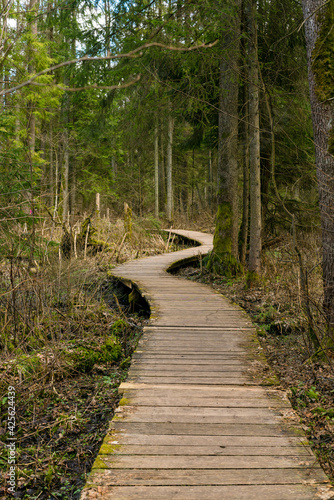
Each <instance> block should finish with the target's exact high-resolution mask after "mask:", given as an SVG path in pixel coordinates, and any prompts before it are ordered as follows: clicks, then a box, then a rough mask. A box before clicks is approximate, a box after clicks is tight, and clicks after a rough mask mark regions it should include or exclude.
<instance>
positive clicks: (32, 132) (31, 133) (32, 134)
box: [28, 0, 38, 153]
mask: <svg viewBox="0 0 334 500" xmlns="http://www.w3.org/2000/svg"><path fill="white" fill-rule="evenodd" d="M37 8H38V1H37V0H30V4H29V10H30V13H31V15H33V16H34V20H33V21H32V22H31V25H30V26H31V35H32V38H33V39H36V38H37ZM28 59H29V64H28V73H30V74H31V73H34V71H35V63H34V53H33V47H32V42H31V41H29V43H28ZM33 111H34V105H33V104H32V103H31V104H30V105H29V107H28V147H29V150H30V153H34V152H35V145H36V117H35V115H34V112H33Z"/></svg>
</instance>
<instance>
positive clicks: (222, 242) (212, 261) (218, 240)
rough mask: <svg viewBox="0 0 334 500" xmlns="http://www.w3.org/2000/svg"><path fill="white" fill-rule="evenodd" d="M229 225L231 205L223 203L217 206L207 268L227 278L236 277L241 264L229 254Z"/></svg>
mask: <svg viewBox="0 0 334 500" xmlns="http://www.w3.org/2000/svg"><path fill="white" fill-rule="evenodd" d="M231 224H232V218H231V205H230V203H227V202H223V203H221V204H220V205H219V206H218V211H217V215H216V228H215V234H214V238H213V251H212V252H211V254H210V256H209V261H208V264H207V267H208V269H209V270H211V271H213V272H214V273H215V274H221V275H224V276H227V277H231V276H236V275H237V274H239V273H240V272H241V264H240V263H239V262H238V261H237V259H236V258H235V257H234V256H233V255H232V253H231V252H232V239H231Z"/></svg>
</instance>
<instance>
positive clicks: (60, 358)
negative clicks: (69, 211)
mask: <svg viewBox="0 0 334 500" xmlns="http://www.w3.org/2000/svg"><path fill="white" fill-rule="evenodd" d="M85 220H87V218H81V219H80V220H78V221H77V223H76V225H74V226H73V227H72V235H73V234H75V231H77V234H78V233H79V231H80V228H82V224H83V223H84V221H85ZM87 225H88V224H87V223H86V226H87ZM90 227H91V228H92V227H93V228H94V230H95V231H94V239H95V240H96V241H98V242H99V243H98V247H97V246H96V245H95V244H94V241H90V240H89V239H88V238H87V245H86V248H82V249H81V250H82V251H81V252H79V249H78V248H77V249H76V250H77V251H76V252H74V248H73V245H72V249H71V243H70V246H69V247H68V248H70V250H71V251H70V254H69V255H68V254H66V253H65V254H64V252H63V251H62V249H61V245H60V243H61V240H62V236H63V235H64V232H63V230H62V228H61V226H56V227H52V225H50V227H49V228H48V227H46V226H45V224H44V225H43V226H41V227H37V228H35V230H36V235H37V236H38V237H36V238H35V240H34V246H33V247H31V246H30V247H29V248H28V249H27V247H26V246H25V245H28V243H27V242H28V239H29V237H28V235H27V234H26V233H25V232H21V230H20V228H17V230H14V229H13V230H12V232H11V233H6V234H2V240H1V241H2V247H1V252H0V254H1V261H0V361H1V363H0V403H1V408H0V410H1V412H0V417H1V428H0V468H1V470H2V471H3V474H2V476H1V477H2V482H1V485H0V496H1V495H2V497H6V498H8V497H9V496H10V494H11V491H10V490H8V487H10V479H11V475H10V472H11V469H10V466H11V464H10V463H9V462H10V460H9V459H10V458H11V456H15V464H14V465H15V474H16V479H15V483H16V487H15V494H14V496H15V498H25V499H28V498H29V499H36V500H37V498H38V499H39V500H42V499H59V498H62V499H72V498H73V499H77V498H79V496H80V491H81V488H82V487H83V485H84V482H85V480H86V477H87V473H88V471H89V470H90V468H91V465H92V463H93V461H94V458H95V456H96V455H97V452H98V449H99V446H100V443H101V441H102V439H103V436H104V435H105V433H106V430H107V427H108V424H109V421H110V419H111V418H112V415H113V411H114V409H115V408H116V407H117V403H118V394H117V387H118V385H119V383H120V382H121V381H122V380H124V378H125V377H126V373H127V369H128V367H129V363H130V358H131V354H132V352H133V350H134V349H135V346H136V344H137V342H138V339H139V337H140V335H141V332H142V327H143V325H144V324H145V322H146V321H147V317H148V312H147V310H144V311H136V312H132V311H130V308H129V306H128V300H127V294H126V293H124V290H123V289H122V287H120V285H119V284H118V282H117V281H115V280H114V279H113V278H112V277H111V276H110V271H111V269H112V268H113V267H114V266H115V265H117V264H118V263H121V262H124V261H126V260H129V259H133V258H139V257H142V256H145V255H152V254H157V253H162V252H165V251H171V250H174V249H177V248H178V246H177V240H176V239H175V238H174V239H173V238H168V233H167V234H164V233H163V232H161V231H160V227H159V223H158V222H157V221H155V219H153V218H147V219H137V218H133V219H132V224H131V234H129V233H127V232H126V228H125V227H124V222H123V221H122V220H115V221H110V220H106V219H100V218H95V219H90ZM68 234H70V233H68ZM36 235H35V236H36ZM51 238H52V239H51ZM30 243H31V241H30ZM30 243H29V245H30ZM14 405H15V427H13V426H12V424H9V422H13V412H14V410H13V408H14ZM11 431H13V436H15V445H13V443H14V441H13V440H11V439H10V438H11V437H12V436H11ZM8 444H11V447H8ZM14 452H15V453H14Z"/></svg>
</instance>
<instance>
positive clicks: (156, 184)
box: [154, 124, 159, 218]
mask: <svg viewBox="0 0 334 500" xmlns="http://www.w3.org/2000/svg"><path fill="white" fill-rule="evenodd" d="M158 132H159V131H158V125H157V124H156V125H155V127H154V194H155V196H154V214H155V217H156V218H158V217H159V136H158Z"/></svg>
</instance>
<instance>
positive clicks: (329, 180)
mask: <svg viewBox="0 0 334 500" xmlns="http://www.w3.org/2000/svg"><path fill="white" fill-rule="evenodd" d="M302 4H303V13H304V19H305V36H306V47H307V59H308V76H309V87H310V98H311V110H312V122H313V134H314V144H315V161H316V168H317V179H318V190H319V205H320V215H321V230H322V245H323V250H322V252H323V263H322V268H323V283H324V310H325V313H326V315H327V319H328V321H329V323H330V325H331V326H332V327H333V326H334V157H333V155H332V154H331V153H330V151H329V142H330V140H333V114H334V113H333V111H334V109H333V101H332V100H329V99H323V98H321V99H320V98H319V97H318V95H317V90H318V88H317V86H318V84H321V77H322V74H321V73H318V74H317V76H315V74H314V72H313V67H312V66H313V64H314V63H315V62H316V59H317V56H318V57H319V58H321V57H322V52H321V49H323V50H325V45H326V38H327V36H328V33H322V32H321V27H322V23H323V22H324V21H325V20H326V16H328V15H330V14H331V13H332V12H333V5H332V3H331V2H330V3H328V2H323V0H303V1H302ZM326 4H327V5H326ZM321 6H323V7H321ZM322 35H323V36H322ZM320 36H322V38H323V40H322V38H321V39H320V42H321V43H320V45H319V46H318V47H317V50H316V51H315V50H314V49H315V45H316V43H317V41H319V37H320ZM318 77H319V82H318V81H317V80H318Z"/></svg>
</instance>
